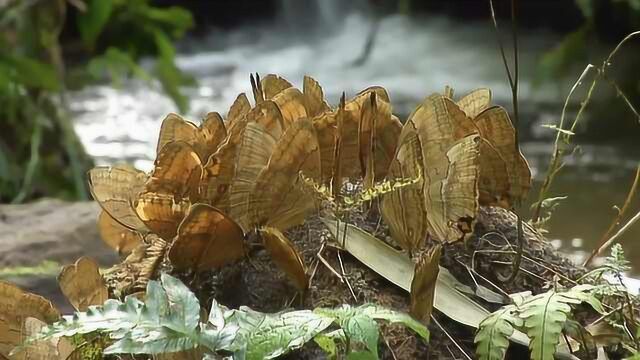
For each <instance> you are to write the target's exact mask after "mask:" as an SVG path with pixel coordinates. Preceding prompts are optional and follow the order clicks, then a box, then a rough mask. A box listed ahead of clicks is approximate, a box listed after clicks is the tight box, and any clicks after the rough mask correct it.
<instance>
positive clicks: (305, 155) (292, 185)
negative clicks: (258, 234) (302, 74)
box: [249, 119, 320, 231]
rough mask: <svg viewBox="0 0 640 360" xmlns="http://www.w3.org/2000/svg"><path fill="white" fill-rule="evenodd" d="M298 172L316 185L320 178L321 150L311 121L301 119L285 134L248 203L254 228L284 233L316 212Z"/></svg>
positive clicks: (262, 172)
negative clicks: (268, 227) (264, 227)
mask: <svg viewBox="0 0 640 360" xmlns="http://www.w3.org/2000/svg"><path fill="white" fill-rule="evenodd" d="M299 172H302V173H303V174H304V176H306V177H308V178H311V179H314V180H316V181H318V179H319V177H320V152H319V146H318V141H317V138H316V133H315V129H314V127H313V125H312V122H311V120H309V119H300V120H298V121H296V122H295V123H293V124H292V125H291V127H289V128H288V129H287V130H286V131H285V133H284V134H283V135H282V137H281V138H280V140H279V141H278V143H277V144H276V147H275V149H274V150H273V153H272V154H271V157H270V158H269V163H268V165H267V167H266V168H264V169H263V170H262V171H261V172H260V174H259V175H258V178H257V180H256V184H255V187H254V190H253V192H252V193H251V195H250V202H249V211H250V214H251V219H252V223H253V224H256V225H257V226H258V227H262V226H270V227H274V228H277V229H279V230H281V231H284V230H286V229H287V228H289V227H291V226H294V225H297V224H299V223H301V222H302V221H303V220H304V217H305V215H306V214H308V212H309V211H310V210H313V209H314V208H315V201H314V198H313V196H311V194H308V193H307V192H305V191H303V190H302V184H301V179H300V177H299V175H298V174H299Z"/></svg>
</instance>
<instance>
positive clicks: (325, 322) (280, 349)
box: [225, 307, 334, 360]
mask: <svg viewBox="0 0 640 360" xmlns="http://www.w3.org/2000/svg"><path fill="white" fill-rule="evenodd" d="M333 320H334V319H333V318H332V317H328V316H324V315H321V314H316V313H314V312H312V311H310V310H299V311H291V312H283V313H278V314H265V313H261V312H257V311H253V310H251V309H249V308H247V307H241V308H240V309H239V310H232V311H230V312H229V313H228V314H227V315H225V321H226V322H227V324H230V325H235V326H237V327H238V335H237V337H236V339H235V342H234V346H233V350H234V351H235V354H234V356H235V357H236V358H246V359H247V360H258V359H260V360H261V359H273V358H275V357H278V356H280V355H283V354H286V353H288V352H289V351H291V350H294V349H297V348H300V347H302V346H303V345H304V344H305V343H306V342H307V341H309V340H311V339H312V338H313V337H314V336H316V335H317V334H319V333H321V332H322V331H324V330H325V329H326V328H328V327H329V326H330V325H331V324H332V323H333ZM226 326H229V325H226ZM226 326H225V327H226Z"/></svg>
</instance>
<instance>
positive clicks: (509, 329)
mask: <svg viewBox="0 0 640 360" xmlns="http://www.w3.org/2000/svg"><path fill="white" fill-rule="evenodd" d="M515 310H516V308H515V306H513V305H510V306H505V307H503V308H502V309H500V310H498V311H496V312H494V313H492V314H491V315H489V316H488V317H487V318H486V319H485V320H484V321H483V322H482V324H481V325H480V328H479V329H478V333H477V334H476V337H475V339H474V342H476V343H477V344H478V347H477V349H476V353H477V355H478V359H480V360H501V359H504V355H505V353H506V352H507V348H508V347H509V336H511V334H513V331H514V326H516V327H518V328H521V327H522V325H523V324H524V321H523V320H522V319H520V318H518V317H516V316H514V312H515Z"/></svg>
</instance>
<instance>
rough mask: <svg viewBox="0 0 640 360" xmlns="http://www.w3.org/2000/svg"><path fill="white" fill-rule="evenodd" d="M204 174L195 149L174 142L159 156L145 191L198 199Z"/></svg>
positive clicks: (182, 143) (180, 142)
mask: <svg viewBox="0 0 640 360" xmlns="http://www.w3.org/2000/svg"><path fill="white" fill-rule="evenodd" d="M202 172H203V169H202V162H201V160H200V157H199V156H198V154H197V153H196V151H195V150H194V149H193V147H192V146H191V145H189V144H188V143H186V142H183V141H174V142H171V143H168V144H167V145H165V146H164V147H163V148H162V150H161V151H160V154H158V157H157V158H156V161H155V163H154V168H153V171H152V172H151V176H150V178H149V180H148V181H147V183H146V184H145V191H146V192H157V193H164V194H172V195H174V196H176V197H179V198H182V197H187V196H191V197H196V198H197V197H198V187H199V184H200V179H201V178H202Z"/></svg>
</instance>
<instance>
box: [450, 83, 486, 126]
mask: <svg viewBox="0 0 640 360" xmlns="http://www.w3.org/2000/svg"><path fill="white" fill-rule="evenodd" d="M490 105H491V90H489V89H487V88H480V89H475V90H473V91H471V92H470V93H468V94H467V95H465V96H463V97H462V99H460V100H458V106H460V108H461V109H462V111H464V113H465V114H467V116H468V117H470V118H471V119H473V118H475V117H476V116H478V114H480V113H481V112H482V111H484V110H485V109H487V108H488V107H489V106H490Z"/></svg>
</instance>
